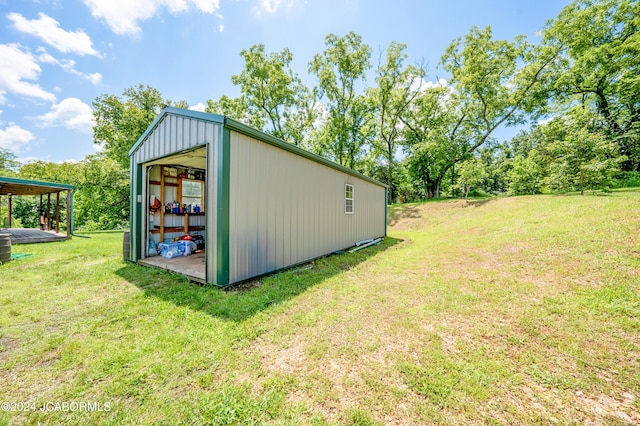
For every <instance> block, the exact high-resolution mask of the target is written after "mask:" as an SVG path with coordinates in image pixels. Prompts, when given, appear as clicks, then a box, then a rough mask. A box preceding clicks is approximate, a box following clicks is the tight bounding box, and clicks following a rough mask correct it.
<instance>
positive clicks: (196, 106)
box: [189, 102, 207, 112]
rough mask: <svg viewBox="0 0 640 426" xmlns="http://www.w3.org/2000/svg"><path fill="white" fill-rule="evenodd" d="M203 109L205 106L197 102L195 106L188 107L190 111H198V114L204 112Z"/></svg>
mask: <svg viewBox="0 0 640 426" xmlns="http://www.w3.org/2000/svg"><path fill="white" fill-rule="evenodd" d="M205 108H207V106H206V105H205V104H203V103H202V102H198V103H197V104H195V105H191V106H190V107H189V109H190V110H193V111H200V112H204V110H205Z"/></svg>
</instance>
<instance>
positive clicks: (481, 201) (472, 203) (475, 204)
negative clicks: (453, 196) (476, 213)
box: [465, 198, 493, 207]
mask: <svg viewBox="0 0 640 426" xmlns="http://www.w3.org/2000/svg"><path fill="white" fill-rule="evenodd" d="M491 200H493V198H480V199H475V200H471V199H467V200H465V201H466V204H465V207H480V206H484V205H485V204H487V203H488V202H489V201H491Z"/></svg>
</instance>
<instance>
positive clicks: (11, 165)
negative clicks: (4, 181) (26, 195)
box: [0, 148, 20, 176]
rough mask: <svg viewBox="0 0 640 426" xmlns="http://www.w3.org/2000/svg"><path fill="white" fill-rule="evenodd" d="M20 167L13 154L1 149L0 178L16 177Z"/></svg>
mask: <svg viewBox="0 0 640 426" xmlns="http://www.w3.org/2000/svg"><path fill="white" fill-rule="evenodd" d="M19 166H20V163H18V162H17V161H16V156H15V154H14V153H13V152H11V151H9V150H8V149H4V148H0V176H14V175H15V174H16V171H17V170H18V167H19Z"/></svg>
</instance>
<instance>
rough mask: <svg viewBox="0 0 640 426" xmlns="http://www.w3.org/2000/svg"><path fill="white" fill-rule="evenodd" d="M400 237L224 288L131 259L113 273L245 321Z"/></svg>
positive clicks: (180, 302)
mask: <svg viewBox="0 0 640 426" xmlns="http://www.w3.org/2000/svg"><path fill="white" fill-rule="evenodd" d="M399 242H401V240H400V239H397V238H390V237H386V238H385V239H384V241H383V242H382V243H381V244H379V245H377V246H372V247H367V248H364V249H362V250H359V251H357V252H355V253H348V252H344V253H342V254H335V255H328V256H325V257H321V258H319V259H316V260H314V261H312V262H309V263H307V264H304V265H301V266H298V267H293V268H291V269H288V270H284V271H280V272H277V273H274V274H271V275H267V276H264V277H262V278H259V279H255V280H252V281H248V282H244V283H240V284H239V285H236V286H232V287H230V288H227V289H220V288H217V287H213V286H207V285H199V284H195V283H193V282H190V281H189V280H188V279H187V278H186V277H185V276H183V275H180V274H175V273H171V272H167V271H165V270H161V269H159V268H153V267H147V266H141V265H137V264H133V263H128V264H127V265H126V266H123V267H122V268H120V269H119V270H117V271H116V273H117V274H118V275H119V276H121V277H122V278H124V279H126V280H127V281H129V282H130V283H132V284H134V285H136V286H137V287H138V288H140V289H141V290H142V291H143V292H144V294H145V295H147V296H149V297H156V298H158V299H161V300H164V301H167V302H171V303H173V304H175V305H177V306H185V307H188V308H190V309H193V310H197V311H201V312H205V313H207V314H209V315H212V316H215V317H218V318H221V319H224V320H230V321H243V320H245V319H247V318H250V317H252V316H253V315H255V314H257V313H259V312H261V311H263V310H265V309H267V308H269V307H271V306H275V305H278V304H280V303H282V302H284V301H287V300H289V299H291V298H293V297H295V296H297V295H299V294H301V293H303V292H304V291H305V290H307V289H308V288H310V287H313V286H315V285H317V284H319V283H321V282H322V281H324V280H326V279H328V278H330V277H332V276H334V275H336V274H339V273H341V272H344V271H347V270H349V269H351V268H353V267H354V266H356V265H358V264H359V263H361V262H364V261H366V260H368V259H369V258H371V257H373V256H375V255H376V254H378V253H380V252H383V251H385V250H386V249H388V248H390V247H392V246H394V245H396V244H397V243H399ZM310 266H311V267H310Z"/></svg>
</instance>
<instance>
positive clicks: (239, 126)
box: [129, 107, 387, 188]
mask: <svg viewBox="0 0 640 426" xmlns="http://www.w3.org/2000/svg"><path fill="white" fill-rule="evenodd" d="M169 114H174V115H178V116H183V117H189V118H193V119H196V120H202V121H206V122H211V123H216V124H221V125H223V126H225V127H227V128H229V129H230V130H233V131H236V132H238V133H242V134H244V135H246V136H250V137H252V138H254V139H257V140H259V141H262V142H265V143H268V144H270V145H274V146H276V147H278V148H281V149H284V150H286V151H289V152H291V153H293V154H297V155H299V156H301V157H304V158H307V159H309V160H312V161H315V162H316V163H320V164H323V165H325V166H327V167H331V168H333V169H336V170H339V171H341V172H344V173H347V174H350V175H353V176H356V177H358V178H360V179H364V180H366V181H368V182H371V183H374V184H376V185H379V186H382V187H385V188H386V187H387V185H385V184H384V183H382V182H379V181H377V180H375V179H372V178H370V177H368V176H365V175H363V174H362V173H359V172H357V171H355V170H353V169H350V168H348V167H345V166H342V165H340V164H338V163H334V162H333V161H331V160H327V159H326V158H324V157H321V156H319V155H316V154H314V153H312V152H309V151H307V150H304V149H302V148H300V147H297V146H295V145H293V144H290V143H287V142H285V141H283V140H282V139H278V138H276V137H275V136H272V135H270V134H267V133H265V132H262V131H260V130H257V129H254V128H252V127H250V126H247V125H246V124H243V123H241V122H239V121H236V120H234V119H232V118H229V117H224V116H222V115H218V114H209V113H206V112H200V111H193V110H187V109H181V108H173V107H166V108H164V109H163V110H162V111H161V112H160V114H159V115H158V116H157V117H156V119H155V120H154V121H153V123H151V125H150V126H149V127H148V128H147V130H146V131H145V132H144V133H143V134H142V136H140V138H139V139H138V141H137V142H136V143H135V145H134V146H133V147H132V148H131V150H130V151H129V157H131V156H132V155H133V154H134V153H135V152H136V151H137V150H138V149H139V148H140V146H141V145H142V144H143V143H144V142H145V140H146V139H147V137H148V136H149V134H150V133H151V132H153V131H154V130H155V128H156V127H157V126H158V124H159V123H160V122H161V121H162V120H163V119H164V118H165V117H166V116H167V115H169Z"/></svg>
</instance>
